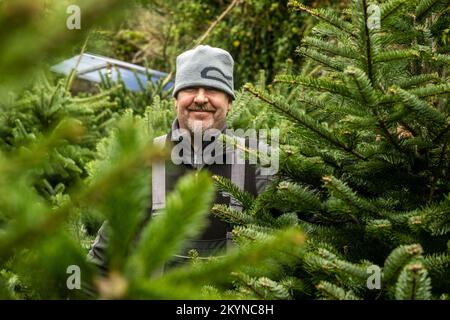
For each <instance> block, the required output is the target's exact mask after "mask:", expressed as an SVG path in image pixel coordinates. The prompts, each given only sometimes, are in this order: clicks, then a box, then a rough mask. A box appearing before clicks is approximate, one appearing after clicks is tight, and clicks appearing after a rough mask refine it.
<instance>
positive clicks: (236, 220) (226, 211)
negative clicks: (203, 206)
mask: <svg viewBox="0 0 450 320" xmlns="http://www.w3.org/2000/svg"><path fill="white" fill-rule="evenodd" d="M211 213H212V214H214V215H215V216H217V217H219V218H220V219H222V220H224V221H227V222H229V223H232V224H234V225H241V226H246V225H248V224H252V223H256V220H255V218H254V217H252V216H250V215H248V214H246V213H243V212H239V211H237V210H234V209H232V208H230V207H229V206H227V205H220V204H219V205H214V206H213V208H212V210H211Z"/></svg>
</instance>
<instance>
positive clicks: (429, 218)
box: [216, 0, 450, 299]
mask: <svg viewBox="0 0 450 320" xmlns="http://www.w3.org/2000/svg"><path fill="white" fill-rule="evenodd" d="M446 4H447V2H446V1H403V0H391V1H383V2H382V3H380V4H377V3H375V2H368V1H365V0H354V1H352V5H351V7H350V8H349V10H348V11H345V12H343V13H342V14H340V15H339V14H338V13H337V12H334V11H332V10H326V9H311V8H308V7H305V6H304V5H302V4H301V3H299V2H297V1H291V6H292V7H293V8H294V9H295V10H300V11H302V12H305V13H307V14H310V15H312V16H314V17H316V18H317V19H318V20H319V23H318V25H317V26H316V27H314V28H313V29H312V31H311V33H310V34H309V35H308V36H307V37H305V38H304V39H303V42H302V44H301V45H300V47H299V48H298V52H299V54H301V55H303V56H305V57H307V58H308V59H309V61H308V63H306V64H305V65H304V68H303V70H302V72H301V73H300V74H295V73H293V72H287V73H285V74H281V75H279V76H278V77H277V78H276V80H275V81H274V83H273V84H272V85H271V86H269V88H268V89H267V90H266V89H265V88H261V86H258V87H254V86H252V85H250V84H248V85H246V86H244V89H245V92H244V93H243V94H242V95H240V97H239V98H238V99H237V103H236V104H237V106H236V107H235V110H237V111H236V112H238V113H239V116H236V117H235V118H233V115H232V119H234V120H236V119H238V118H239V122H234V123H235V124H236V125H242V124H245V123H247V124H248V123H250V122H251V121H252V117H253V116H254V115H257V116H258V117H259V119H260V121H259V124H258V125H259V127H266V128H270V127H272V126H273V123H274V122H276V123H278V126H279V127H280V129H281V130H282V135H281V156H280V173H279V176H280V178H279V181H278V183H275V184H274V185H273V186H272V187H271V188H270V189H269V190H268V191H267V192H266V193H264V194H262V195H261V196H260V197H258V198H256V199H254V200H253V202H252V203H250V205H249V204H248V201H247V200H246V199H247V198H246V197H244V195H241V194H239V193H238V192H236V191H235V190H233V188H230V187H229V186H227V185H226V184H224V183H222V184H221V187H222V188H223V189H224V190H227V191H229V192H230V193H232V194H233V193H234V196H235V198H236V199H240V200H241V201H244V199H245V202H246V205H245V206H246V208H247V210H245V211H244V212H243V213H240V214H239V215H237V214H236V213H235V212H232V211H230V210H229V209H226V208H223V207H217V208H216V211H217V214H218V215H220V216H223V217H225V218H228V219H229V220H230V221H233V222H234V223H235V224H236V225H239V227H238V230H245V233H246V234H260V233H261V234H266V233H270V232H271V231H272V230H273V229H277V228H280V227H283V226H285V225H298V227H300V228H301V229H303V230H304V231H305V232H306V235H307V238H308V242H307V253H306V254H305V255H303V256H302V257H300V258H299V260H298V261H297V267H296V268H295V269H291V270H287V272H285V273H281V274H278V275H277V278H274V280H277V281H280V283H281V281H282V279H284V278H285V277H294V278H295V279H297V280H298V281H299V282H300V283H303V285H302V286H299V287H298V288H297V290H295V291H294V292H293V294H294V296H297V297H309V298H318V297H319V298H320V297H322V298H326V299H361V298H364V299H368V298H374V299H438V298H440V297H442V298H444V297H446V296H448V292H449V290H450V283H449V281H448V279H450V274H449V270H450V268H449V263H450V255H449V251H448V250H449V249H448V248H449V245H450V241H449V237H448V235H449V232H450V220H449V212H450V207H449V205H448V204H449V202H448V199H449V192H450V190H449V185H448V177H449V174H450V171H449V163H450V158H449V152H448V141H449V140H448V139H449V135H448V132H449V128H450V126H449V122H448V119H449V107H450V105H449V103H450V102H449V101H450V100H449V99H448V97H449V93H450V85H449V81H448V80H449V79H448V70H449V67H448V65H449V61H450V60H449V59H450V56H449V55H448V54H446V52H447V51H446V46H445V45H443V42H442V41H441V40H440V35H442V34H444V32H445V28H446V26H445V25H444V24H443V23H442V21H446V20H445V17H447V16H448V8H447V6H446ZM286 70H289V67H288V66H287V69H286ZM255 98H256V99H257V100H255ZM245 119H248V120H245ZM277 216H278V217H277ZM280 219H281V220H282V222H281V223H279V220H280ZM371 266H372V268H377V267H378V268H380V271H381V279H380V280H381V287H379V288H369V287H370V286H369V285H368V283H369V280H370V279H369V277H370V276H371V271H370V270H374V269H370V268H371ZM241 278H245V277H244V276H241ZM247 282H248V281H247ZM273 297H274V296H273Z"/></svg>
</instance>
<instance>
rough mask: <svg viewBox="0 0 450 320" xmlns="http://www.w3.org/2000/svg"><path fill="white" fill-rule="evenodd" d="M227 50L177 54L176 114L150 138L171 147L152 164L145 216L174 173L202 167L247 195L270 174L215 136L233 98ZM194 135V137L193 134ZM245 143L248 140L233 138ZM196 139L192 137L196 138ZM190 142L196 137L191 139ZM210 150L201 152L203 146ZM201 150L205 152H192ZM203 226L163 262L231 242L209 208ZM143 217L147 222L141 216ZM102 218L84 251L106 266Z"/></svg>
mask: <svg viewBox="0 0 450 320" xmlns="http://www.w3.org/2000/svg"><path fill="white" fill-rule="evenodd" d="M233 65H234V61H233V58H232V57H231V55H230V54H229V53H228V52H227V51H225V50H223V49H220V48H213V47H210V46H204V45H201V46H198V47H196V48H194V49H192V50H188V51H186V52H184V53H182V54H181V55H179V56H178V57H177V70H176V78H175V87H174V91H173V97H174V98H175V108H176V114H177V118H176V119H175V120H174V121H173V124H172V128H171V130H170V131H169V132H168V134H166V135H163V136H161V137H157V138H156V139H155V143H157V144H162V145H166V146H169V147H171V148H172V156H171V159H169V160H167V161H165V162H159V163H154V164H153V166H152V203H151V210H149V220H150V223H151V218H152V217H154V216H156V215H158V214H159V213H160V212H161V210H162V209H164V208H165V199H166V194H167V193H168V192H170V191H171V190H172V189H173V188H174V186H175V184H176V183H177V181H178V179H179V178H180V177H181V176H183V175H185V174H186V173H188V172H190V171H193V170H208V171H209V172H210V173H211V174H212V175H217V176H223V177H226V178H228V179H230V180H231V181H232V182H233V183H234V184H235V185H236V186H237V187H238V188H240V189H243V190H246V191H248V192H249V193H251V194H253V195H257V194H258V193H260V192H261V191H262V190H263V189H264V188H265V187H266V185H267V184H268V182H269V181H270V176H269V175H265V174H262V172H261V169H260V168H259V167H258V166H256V165H252V164H249V163H248V161H247V162H243V161H238V157H240V156H242V155H241V154H239V150H238V149H236V148H228V147H227V146H225V147H224V144H225V143H224V141H222V140H220V139H218V137H219V136H220V135H221V134H225V132H226V129H227V115H228V113H229V111H230V110H231V106H232V102H233V100H234V99H235V94H234V86H233ZM196 136H200V138H199V139H195V137H196ZM234 138H236V139H238V143H239V144H241V145H245V146H248V145H249V141H246V140H245V139H242V138H237V137H234ZM196 140H197V141H196ZM196 142H199V143H198V145H196ZM207 149H209V150H210V152H207V153H206V154H205V152H204V151H205V150H207ZM198 154H200V155H202V154H205V157H198V156H197V155H198ZM214 203H215V204H224V205H228V206H230V207H231V208H233V209H235V210H238V211H241V210H242V206H241V205H240V204H239V203H238V202H237V201H235V200H234V199H233V198H231V197H230V196H229V195H227V194H224V193H221V192H217V193H216V197H215V200H214ZM208 219H209V220H208V224H207V227H206V228H205V229H204V230H203V232H202V234H201V235H200V236H199V237H197V238H196V239H189V241H187V242H186V245H185V247H184V249H183V250H182V251H181V252H180V253H179V254H178V255H176V256H175V257H174V259H173V261H171V262H170V263H169V264H167V265H165V266H162V268H161V271H163V270H164V268H168V267H171V266H174V265H177V264H179V263H184V262H186V261H187V260H188V259H189V254H188V252H189V251H190V250H192V249H194V250H196V251H197V252H198V254H199V257H200V259H202V258H205V259H206V258H208V257H209V256H217V255H219V254H223V252H224V251H225V250H226V249H227V248H229V247H230V246H231V245H232V236H231V235H232V234H231V229H232V226H231V225H229V224H228V223H226V222H224V221H222V220H220V219H219V218H217V217H215V216H213V215H212V214H210V215H209V216H208ZM145 223H147V222H145ZM106 246H107V224H103V226H102V228H100V230H99V234H98V236H97V238H96V240H95V242H94V244H93V246H92V248H91V250H90V252H89V257H90V259H91V260H92V261H93V262H94V263H96V264H98V265H100V266H103V267H106V266H107V263H105V262H106V259H105V258H106V257H105V248H106Z"/></svg>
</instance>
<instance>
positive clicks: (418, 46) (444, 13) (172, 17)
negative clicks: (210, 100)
mask: <svg viewBox="0 0 450 320" xmlns="http://www.w3.org/2000/svg"><path fill="white" fill-rule="evenodd" d="M232 3H233V1H197V0H195V1H189V2H187V1H183V2H179V1H174V2H172V1H164V2H160V1H134V2H132V5H130V3H129V2H128V1H118V0H108V1H107V0H104V1H96V2H95V3H93V2H91V1H70V4H78V5H79V6H80V8H81V12H82V26H83V27H82V28H81V30H68V29H67V28H66V23H65V20H66V18H67V12H66V8H67V5H68V4H69V2H64V1H51V0H41V1H25V0H19V1H17V0H14V1H12V0H3V1H0V26H2V28H0V30H2V31H0V40H2V48H3V49H2V51H1V52H0V97H1V99H0V101H1V102H0V109H1V111H2V113H1V117H0V151H1V154H0V162H1V164H0V171H1V175H0V176H1V177H2V178H1V180H0V195H1V196H0V197H1V200H0V297H1V298H9V299H42V298H50V299H66V298H68V297H70V298H109V299H127V298H138V299H186V298H188V299H197V298H198V299H202V298H203V299H205V298H206V299H222V298H227V299H229V298H245V299H249V298H250V299H318V298H325V299H448V298H449V294H450V283H449V279H450V274H449V270H450V268H449V264H450V253H449V250H450V241H449V237H448V234H449V232H450V220H449V212H450V210H449V202H448V200H449V192H450V190H449V184H448V178H449V174H450V173H449V163H450V162H449V161H450V159H449V156H448V139H449V135H448V132H449V128H450V126H449V122H448V115H449V109H448V108H449V99H448V98H449V94H450V87H449V85H448V83H449V81H448V80H449V79H448V77H449V64H450V57H449V55H448V53H449V38H448V34H449V21H450V20H449V19H450V11H449V10H450V9H449V7H448V3H447V1H428V0H415V1H404V0H390V1H378V3H377V4H378V8H380V11H379V13H380V24H379V25H377V24H376V23H375V24H373V21H370V20H369V19H368V18H369V17H370V16H372V15H373V14H374V11H371V10H372V9H371V8H370V4H373V3H375V2H368V1H365V0H353V1H351V2H338V3H335V2H333V3H329V2H328V1H305V2H298V1H289V2H288V1H278V2H273V1H251V0H249V1H237V2H235V3H234V4H233V7H232V8H231V9H230V11H229V12H228V13H227V14H226V15H225V16H224V18H223V19H222V20H220V21H218V23H217V25H216V26H215V27H214V28H213V29H212V31H211V32H209V33H206V34H205V31H206V30H207V29H208V27H209V26H210V25H211V24H212V23H214V21H216V20H217V18H218V17H219V16H220V15H221V14H222V13H223V12H224V11H225V10H226V9H227V8H230V7H229V6H230V4H232ZM124 8H127V9H128V10H124ZM134 17H137V19H134ZM6 30H9V32H6ZM202 35H205V36H207V37H206V39H207V40H206V41H205V42H206V43H208V44H211V45H215V46H220V47H223V48H225V49H227V50H229V51H230V52H231V53H232V54H233V56H234V58H235V60H236V71H235V72H236V78H237V79H238V85H237V86H236V87H237V88H238V89H239V90H238V91H239V93H238V98H237V100H236V101H235V103H234V104H235V105H234V108H233V113H232V114H231V115H230V117H229V123H230V125H231V126H232V127H235V128H257V129H259V128H273V127H277V128H280V130H281V148H280V174H279V177H278V179H277V181H275V183H274V184H273V186H272V187H271V188H269V190H267V192H265V193H263V194H261V195H260V196H259V197H257V198H253V197H252V196H250V195H249V194H246V193H243V192H239V191H238V190H237V189H236V188H235V187H234V186H233V185H232V184H231V183H230V181H227V180H226V179H222V178H220V177H210V176H209V175H208V174H206V173H205V174H201V175H199V176H187V177H184V178H183V179H182V180H181V181H180V182H179V184H178V186H177V188H176V190H175V191H174V192H173V193H172V194H171V195H170V196H169V198H168V204H167V209H166V214H165V215H163V216H162V218H160V219H158V220H155V221H152V223H149V224H146V225H143V221H144V220H145V217H146V214H147V210H148V206H149V199H151V194H150V190H149V189H150V188H149V181H151V176H150V174H151V173H150V170H149V168H150V164H151V162H152V161H153V160H155V159H160V158H161V157H164V156H167V154H166V153H165V151H164V150H161V149H159V148H157V147H156V146H153V145H152V138H153V137H155V136H157V135H159V134H162V133H164V132H166V130H167V128H168V127H169V126H170V123H171V121H172V120H173V118H174V110H173V101H172V100H170V98H169V96H168V94H167V92H162V90H161V86H152V85H149V86H148V87H147V88H146V90H145V91H142V92H137V93H136V92H130V91H129V90H127V89H126V88H125V86H124V85H123V84H121V83H114V82H112V81H110V80H109V79H105V81H104V83H102V84H101V85H100V86H99V88H98V92H97V93H94V94H92V93H81V94H78V95H75V94H74V93H73V92H72V91H71V86H72V81H73V75H71V76H69V77H67V78H56V77H55V76H54V75H51V74H49V73H48V72H46V71H45V70H48V66H49V65H50V64H52V63H55V62H56V61H59V60H61V59H64V58H67V56H68V55H71V54H77V53H79V52H80V50H82V49H81V48H82V47H83V46H85V47H86V48H87V50H90V51H94V53H100V54H105V55H108V56H115V57H117V58H121V59H124V60H127V61H130V62H138V63H142V64H147V65H149V66H150V67H151V68H154V69H164V70H165V71H173V70H174V62H175V57H176V55H177V54H179V53H180V52H182V51H183V50H185V49H187V48H190V47H193V46H194V45H195V41H196V40H198V39H199V37H201V36H202ZM247 81H250V82H251V83H248V84H246V85H245V86H243V87H242V88H241V87H240V84H243V83H244V82H247ZM217 189H221V190H224V191H227V192H229V193H230V194H232V195H233V196H234V197H235V198H236V199H237V200H238V201H239V202H241V203H242V204H243V206H244V208H245V210H244V211H243V212H242V213H239V212H234V211H233V210H232V209H229V208H226V207H222V206H215V207H214V208H213V213H214V214H216V215H218V216H219V217H221V218H223V219H225V220H227V221H230V222H232V223H233V224H234V226H235V227H234V230H233V232H234V235H235V238H236V242H237V244H238V248H239V249H236V250H235V251H233V252H230V253H229V254H227V256H226V258H224V259H214V258H212V259H211V260H210V261H207V262H202V261H200V260H199V259H196V255H195V252H194V253H192V263H191V264H188V265H186V266H183V267H180V268H176V269H175V270H172V271H171V272H168V273H167V274H164V275H163V276H160V277H156V278H155V277H153V278H152V277H149V275H150V274H152V272H153V271H154V270H156V269H157V267H158V266H159V265H161V264H162V263H164V262H165V261H167V260H168V259H170V257H171V255H172V254H173V253H174V252H176V251H177V250H178V249H179V248H180V246H182V244H183V241H184V239H186V238H187V237H190V236H193V235H195V234H198V232H200V231H201V229H202V227H203V226H204V222H205V215H206V214H207V212H208V207H209V205H210V201H211V199H212V194H213V192H214V190H217ZM105 219H107V220H108V221H109V222H110V226H111V231H112V232H111V239H110V243H111V245H110V246H109V248H108V256H109V258H110V259H109V261H110V262H109V266H108V267H109V268H108V271H107V272H106V273H104V274H101V273H99V271H98V270H97V269H96V268H95V267H94V266H93V265H92V264H90V263H88V262H87V260H86V253H87V249H88V248H89V246H90V245H91V244H92V241H93V238H94V236H95V233H96V231H97V229H98V227H99V226H100V224H101V222H102V221H103V220H105ZM138 233H139V234H141V236H140V237H139V238H136V234H138ZM74 265H75V266H78V267H80V269H81V270H82V280H83V283H82V287H83V289H82V290H77V289H76V290H69V289H68V282H67V281H68V276H69V274H68V273H67V268H68V267H69V266H74ZM374 267H375V268H376V267H378V268H379V270H380V271H381V287H380V288H376V289H370V288H369V287H368V285H367V283H368V282H367V281H368V277H369V276H370V273H368V270H369V268H374ZM175 288H176V289H175Z"/></svg>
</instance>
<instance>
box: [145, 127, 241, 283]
mask: <svg viewBox="0 0 450 320" xmlns="http://www.w3.org/2000/svg"><path fill="white" fill-rule="evenodd" d="M235 138H236V141H237V143H238V144H239V145H241V146H243V147H245V139H243V138H239V137H235ZM166 140H167V135H162V136H160V137H157V138H155V139H154V143H155V144H156V145H159V146H161V147H162V146H164V145H165V144H166ZM235 150H237V149H235ZM233 156H234V160H233V164H231V177H230V180H231V182H233V183H234V184H235V185H236V186H237V187H238V188H239V189H241V190H244V184H245V174H246V172H245V169H246V168H245V167H246V166H245V163H239V162H238V161H237V157H239V154H238V152H234V155H233ZM166 193H167V188H166V162H165V161H159V162H154V163H153V164H152V213H151V215H152V217H154V216H157V215H159V214H160V213H161V210H162V209H164V208H165V206H166ZM228 205H229V206H230V207H231V208H233V209H235V210H238V211H242V206H241V204H240V203H238V202H237V201H236V200H235V199H234V198H232V197H230V199H229V203H228ZM232 247H233V241H232V233H231V230H227V231H226V232H224V234H223V236H222V237H220V238H215V239H196V240H190V241H188V243H187V244H186V246H185V247H184V248H183V250H182V252H180V254H176V255H175V256H174V259H173V260H172V261H170V262H169V263H168V264H166V265H164V266H162V267H161V268H159V269H158V270H157V271H155V272H154V273H153V274H152V275H153V276H159V275H161V274H162V273H163V272H164V270H165V269H168V268H171V267H173V266H176V265H179V264H183V263H186V262H187V261H188V260H189V259H190V257H189V255H188V251H189V250H191V249H194V250H195V251H197V253H198V254H199V257H198V258H199V259H208V257H210V256H216V257H217V254H216V253H217V252H218V251H219V250H221V249H225V250H226V251H228V250H229V249H230V248H232Z"/></svg>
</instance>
